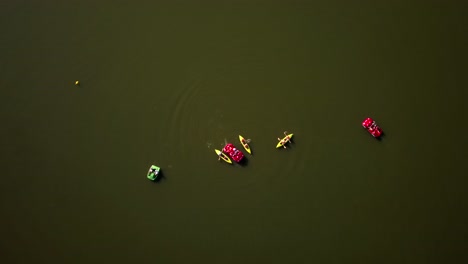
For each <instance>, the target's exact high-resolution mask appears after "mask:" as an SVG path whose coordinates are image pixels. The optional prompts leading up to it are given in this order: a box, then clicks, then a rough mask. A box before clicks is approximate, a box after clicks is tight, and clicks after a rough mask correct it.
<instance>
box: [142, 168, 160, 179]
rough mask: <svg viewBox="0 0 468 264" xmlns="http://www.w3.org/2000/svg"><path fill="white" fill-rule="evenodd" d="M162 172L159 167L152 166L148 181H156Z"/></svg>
mask: <svg viewBox="0 0 468 264" xmlns="http://www.w3.org/2000/svg"><path fill="white" fill-rule="evenodd" d="M160 170H161V168H159V167H158V166H156V165H151V167H150V169H149V170H148V174H147V175H146V177H148V179H150V180H152V181H154V180H156V179H157V178H158V175H159V171H160Z"/></svg>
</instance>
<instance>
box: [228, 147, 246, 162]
mask: <svg viewBox="0 0 468 264" xmlns="http://www.w3.org/2000/svg"><path fill="white" fill-rule="evenodd" d="M223 152H224V153H226V154H228V155H229V157H231V159H233V160H234V161H235V162H241V161H242V159H243V158H244V153H242V151H240V150H238V149H237V148H236V147H235V146H234V145H233V144H231V143H228V144H226V146H224V148H223Z"/></svg>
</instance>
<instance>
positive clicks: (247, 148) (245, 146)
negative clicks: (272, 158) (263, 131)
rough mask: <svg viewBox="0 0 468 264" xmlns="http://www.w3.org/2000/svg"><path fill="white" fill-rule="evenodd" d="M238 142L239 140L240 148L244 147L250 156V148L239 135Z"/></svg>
mask: <svg viewBox="0 0 468 264" xmlns="http://www.w3.org/2000/svg"><path fill="white" fill-rule="evenodd" d="M239 140H240V143H241V144H242V146H243V147H244V149H245V151H247V152H248V153H249V154H252V152H251V150H250V146H249V144H248V143H247V141H246V140H245V138H244V137H243V136H241V135H239Z"/></svg>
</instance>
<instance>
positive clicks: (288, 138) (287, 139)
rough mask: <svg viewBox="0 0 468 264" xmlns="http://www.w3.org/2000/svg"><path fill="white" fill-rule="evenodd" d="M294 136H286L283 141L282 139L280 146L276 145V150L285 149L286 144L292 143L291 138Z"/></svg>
mask: <svg viewBox="0 0 468 264" xmlns="http://www.w3.org/2000/svg"><path fill="white" fill-rule="evenodd" d="M292 136H293V134H289V135H287V136H285V137H284V138H283V139H281V140H280V141H279V142H278V144H277V145H276V148H281V147H283V146H284V145H285V144H286V143H288V142H290V140H291V138H292Z"/></svg>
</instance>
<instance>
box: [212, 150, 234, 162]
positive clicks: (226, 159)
mask: <svg viewBox="0 0 468 264" xmlns="http://www.w3.org/2000/svg"><path fill="white" fill-rule="evenodd" d="M215 152H216V154H217V155H218V156H219V157H220V158H221V159H223V160H224V161H225V162H227V163H229V164H232V161H231V159H230V158H229V157H228V156H227V155H226V154H224V153H223V152H222V151H221V150H217V149H215Z"/></svg>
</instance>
